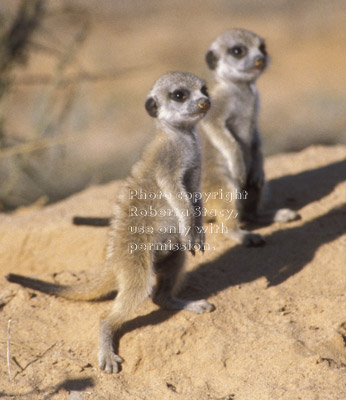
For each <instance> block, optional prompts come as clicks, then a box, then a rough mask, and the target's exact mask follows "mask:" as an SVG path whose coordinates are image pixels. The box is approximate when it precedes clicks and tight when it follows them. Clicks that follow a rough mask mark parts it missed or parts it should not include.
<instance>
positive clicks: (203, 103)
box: [198, 99, 210, 111]
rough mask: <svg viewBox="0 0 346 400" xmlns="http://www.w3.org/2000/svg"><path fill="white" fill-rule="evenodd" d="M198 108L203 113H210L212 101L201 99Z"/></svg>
mask: <svg viewBox="0 0 346 400" xmlns="http://www.w3.org/2000/svg"><path fill="white" fill-rule="evenodd" d="M198 108H199V109H200V110H201V111H208V110H209V108H210V101H209V99H199V100H198Z"/></svg>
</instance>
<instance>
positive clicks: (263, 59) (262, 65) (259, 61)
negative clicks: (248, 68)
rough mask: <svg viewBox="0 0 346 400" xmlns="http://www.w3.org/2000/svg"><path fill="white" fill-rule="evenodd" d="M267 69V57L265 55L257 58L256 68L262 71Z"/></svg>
mask: <svg viewBox="0 0 346 400" xmlns="http://www.w3.org/2000/svg"><path fill="white" fill-rule="evenodd" d="M265 67H266V57H265V56H264V55H260V56H257V57H256V58H255V68H257V69H259V70H262V69H264V68H265Z"/></svg>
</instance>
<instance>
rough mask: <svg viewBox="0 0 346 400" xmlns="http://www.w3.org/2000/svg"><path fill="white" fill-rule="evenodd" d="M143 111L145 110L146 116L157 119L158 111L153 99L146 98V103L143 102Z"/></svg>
mask: <svg viewBox="0 0 346 400" xmlns="http://www.w3.org/2000/svg"><path fill="white" fill-rule="evenodd" d="M145 109H146V110H147V112H148V114H149V115H150V116H151V117H154V118H156V117H157V111H158V109H159V106H158V103H157V101H156V100H155V99H154V97H148V98H147V100H146V102H145Z"/></svg>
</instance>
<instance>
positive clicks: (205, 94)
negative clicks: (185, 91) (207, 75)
mask: <svg viewBox="0 0 346 400" xmlns="http://www.w3.org/2000/svg"><path fill="white" fill-rule="evenodd" d="M201 93H202V94H204V96H207V97H209V93H208V89H207V87H206V86H203V87H202V89H201Z"/></svg>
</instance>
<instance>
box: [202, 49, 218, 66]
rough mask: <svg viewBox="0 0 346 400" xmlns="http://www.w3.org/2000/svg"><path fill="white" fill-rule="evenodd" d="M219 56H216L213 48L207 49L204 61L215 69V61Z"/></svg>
mask: <svg viewBox="0 0 346 400" xmlns="http://www.w3.org/2000/svg"><path fill="white" fill-rule="evenodd" d="M218 60H219V58H218V56H217V55H216V54H215V53H214V52H213V50H209V51H208V53H207V54H206V55H205V61H206V62H207V64H208V67H209V68H210V69H215V68H216V65H217V62H218Z"/></svg>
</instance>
